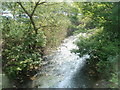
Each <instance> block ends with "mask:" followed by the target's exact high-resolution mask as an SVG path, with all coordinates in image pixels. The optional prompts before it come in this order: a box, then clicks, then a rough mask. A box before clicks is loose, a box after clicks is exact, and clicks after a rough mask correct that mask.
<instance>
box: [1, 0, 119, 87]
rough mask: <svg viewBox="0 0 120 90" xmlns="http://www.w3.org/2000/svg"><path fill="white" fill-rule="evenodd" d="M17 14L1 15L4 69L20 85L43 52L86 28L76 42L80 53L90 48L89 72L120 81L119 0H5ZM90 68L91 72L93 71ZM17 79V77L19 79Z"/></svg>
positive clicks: (33, 70)
mask: <svg viewBox="0 0 120 90" xmlns="http://www.w3.org/2000/svg"><path fill="white" fill-rule="evenodd" d="M2 7H3V10H8V11H11V13H12V15H13V18H10V17H9V18H8V17H7V18H6V17H3V18H2V21H0V22H2V25H1V28H0V30H2V45H3V51H2V56H3V57H2V67H3V68H2V69H3V72H5V74H6V75H7V76H8V77H9V79H11V80H12V81H13V82H14V83H15V84H16V86H20V85H21V84H23V83H25V81H27V82H28V80H32V78H31V77H32V76H34V75H35V74H36V73H37V71H39V70H40V69H41V67H42V65H43V62H44V58H43V56H44V55H47V54H49V53H50V52H51V50H53V49H55V47H57V46H58V45H59V44H60V43H61V41H62V40H63V39H64V38H65V37H67V36H69V35H71V34H73V32H74V33H86V35H87V36H85V37H82V36H81V37H80V40H79V41H78V42H77V45H78V47H79V50H76V52H78V53H80V55H79V56H80V57H82V56H83V55H85V54H89V55H90V58H89V59H88V60H87V63H88V64H89V67H91V70H90V73H89V74H95V75H96V76H98V77H99V78H100V79H106V80H107V81H109V82H112V84H111V87H117V85H118V69H117V67H118V66H117V65H118V59H119V57H120V56H119V55H120V48H119V47H120V43H119V41H120V31H119V28H120V27H119V23H120V22H119V19H120V14H119V13H118V11H120V6H119V3H108V2H106V3H104V2H103V3H95V2H89V3H87V2H86V3H80V2H75V3H72V4H69V3H52V2H49V3H48V2H40V1H38V2H26V3H25V2H14V3H10V2H9V3H3V5H2ZM91 72H92V73H91ZM17 83H19V84H18V85H17Z"/></svg>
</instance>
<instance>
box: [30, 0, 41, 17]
mask: <svg viewBox="0 0 120 90" xmlns="http://www.w3.org/2000/svg"><path fill="white" fill-rule="evenodd" d="M39 2H40V0H39V1H38V2H37V3H36V4H35V6H34V9H33V11H32V13H31V16H33V14H34V12H35V10H36V8H37V6H38V4H39Z"/></svg>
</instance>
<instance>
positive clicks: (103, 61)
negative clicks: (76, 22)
mask: <svg viewBox="0 0 120 90" xmlns="http://www.w3.org/2000/svg"><path fill="white" fill-rule="evenodd" d="M118 4H119V3H93V2H90V3H83V4H82V6H81V4H80V5H79V4H78V6H80V7H82V10H83V14H84V15H85V16H84V17H83V20H82V22H83V23H84V27H83V28H84V29H83V30H88V33H89V31H92V32H91V34H87V32H86V34H87V36H86V37H80V41H79V42H78V43H77V45H78V47H79V50H76V51H75V52H78V53H80V56H83V55H84V54H89V55H90V58H89V60H87V62H88V64H89V65H90V66H91V67H93V68H94V69H95V71H96V73H98V74H97V75H98V76H99V77H100V78H102V79H106V80H110V79H111V80H110V81H111V82H112V83H113V84H112V87H116V86H117V84H118V82H117V81H118V78H117V74H116V73H117V72H118V71H117V69H116V68H117V67H116V65H117V64H118V62H117V61H118V59H117V58H118V56H119V54H120V53H119V52H120V49H119V47H118V46H119V45H120V43H119V41H120V35H119V33H120V32H119V30H118V29H119V28H118V27H119V25H118V24H119V22H118V20H119V16H118V10H119V9H120V7H119V5H118ZM91 27H92V28H91ZM93 28H94V29H95V30H93Z"/></svg>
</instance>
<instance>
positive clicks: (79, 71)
mask: <svg viewBox="0 0 120 90" xmlns="http://www.w3.org/2000/svg"><path fill="white" fill-rule="evenodd" d="M80 35H84V36H85V35H86V34H84V33H83V34H79V35H75V36H70V37H68V38H66V39H65V40H63V43H62V44H61V45H60V46H59V47H58V49H57V50H56V51H54V52H53V53H52V54H51V55H48V56H46V60H45V62H47V63H48V64H47V65H45V66H44V67H43V69H42V70H41V71H40V72H39V73H38V74H37V77H36V79H35V80H33V82H32V83H31V84H32V85H31V84H30V86H31V87H37V88H92V87H93V85H94V83H95V80H94V79H92V78H91V77H89V75H87V74H85V71H84V68H85V67H84V66H85V64H86V59H87V58H89V55H84V56H83V57H82V58H80V57H79V56H78V54H77V53H76V54H75V53H72V52H71V50H73V49H78V47H77V46H76V45H75V42H76V40H77V39H78V38H79V36H80Z"/></svg>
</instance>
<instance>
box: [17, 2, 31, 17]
mask: <svg viewBox="0 0 120 90" xmlns="http://www.w3.org/2000/svg"><path fill="white" fill-rule="evenodd" d="M17 3H18V4H19V5H20V6H21V8H22V9H23V10H24V12H25V13H26V14H27V15H28V16H29V17H30V14H29V13H28V11H27V10H26V9H25V8H24V7H23V5H22V3H21V2H17Z"/></svg>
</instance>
